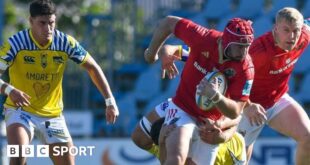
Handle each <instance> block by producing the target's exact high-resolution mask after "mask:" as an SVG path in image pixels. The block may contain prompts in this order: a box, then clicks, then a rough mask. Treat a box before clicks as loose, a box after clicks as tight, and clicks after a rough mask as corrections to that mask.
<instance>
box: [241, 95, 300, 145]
mask: <svg viewBox="0 0 310 165" xmlns="http://www.w3.org/2000/svg"><path fill="white" fill-rule="evenodd" d="M291 104H298V103H297V102H296V101H295V100H294V99H293V98H292V97H291V96H289V94H287V93H286V94H284V95H283V96H282V97H281V98H280V100H279V101H278V102H276V103H275V104H274V105H273V106H272V107H271V108H269V109H267V110H266V112H267V113H266V115H267V121H266V123H265V124H267V125H268V123H269V122H270V121H271V119H273V118H274V117H275V116H277V115H278V114H279V113H280V112H281V111H282V110H283V109H285V108H286V107H287V106H289V105H291ZM265 124H262V125H260V126H256V125H253V126H251V124H250V122H249V120H248V118H247V117H246V116H245V115H244V114H243V116H242V119H241V121H240V123H239V125H238V132H239V133H240V134H242V135H243V136H244V139H245V144H246V146H249V145H251V144H252V143H254V142H255V140H256V139H257V137H258V136H259V134H260V132H261V131H262V129H263V128H264V126H265Z"/></svg>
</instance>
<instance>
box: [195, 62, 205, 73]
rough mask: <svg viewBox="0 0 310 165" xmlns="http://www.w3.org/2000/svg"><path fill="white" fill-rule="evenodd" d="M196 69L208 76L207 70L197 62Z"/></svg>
mask: <svg viewBox="0 0 310 165" xmlns="http://www.w3.org/2000/svg"><path fill="white" fill-rule="evenodd" d="M194 67H195V68H196V69H197V70H199V71H200V72H201V73H203V74H207V70H206V69H205V68H203V67H202V66H200V65H199V64H198V62H197V61H195V62H194Z"/></svg>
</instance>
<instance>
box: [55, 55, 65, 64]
mask: <svg viewBox="0 0 310 165" xmlns="http://www.w3.org/2000/svg"><path fill="white" fill-rule="evenodd" d="M53 62H54V63H55V64H63V63H64V59H63V58H62V57H61V56H54V57H53Z"/></svg>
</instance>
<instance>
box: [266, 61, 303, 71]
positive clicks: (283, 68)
mask: <svg viewBox="0 0 310 165" xmlns="http://www.w3.org/2000/svg"><path fill="white" fill-rule="evenodd" d="M297 60H298V58H296V59H294V60H293V61H291V60H289V61H288V60H286V62H288V63H286V65H285V66H284V67H282V68H280V69H278V70H270V71H269V74H280V73H282V72H284V71H285V70H287V69H288V68H290V67H292V66H293V65H294V64H295V63H296V62H297Z"/></svg>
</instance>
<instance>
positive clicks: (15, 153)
mask: <svg viewBox="0 0 310 165" xmlns="http://www.w3.org/2000/svg"><path fill="white" fill-rule="evenodd" d="M35 151H36V155H34V154H35ZM20 152H21V154H20ZM6 153H7V156H8V157H19V156H22V157H34V156H36V157H49V146H48V145H37V146H36V148H35V147H34V146H33V145H22V146H21V148H20V147H19V145H7V148H6Z"/></svg>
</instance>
